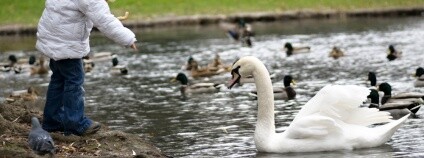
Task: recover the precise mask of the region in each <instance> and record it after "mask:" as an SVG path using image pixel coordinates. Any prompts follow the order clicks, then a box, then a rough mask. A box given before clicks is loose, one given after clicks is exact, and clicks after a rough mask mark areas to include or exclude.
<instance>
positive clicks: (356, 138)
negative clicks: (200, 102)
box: [229, 57, 407, 153]
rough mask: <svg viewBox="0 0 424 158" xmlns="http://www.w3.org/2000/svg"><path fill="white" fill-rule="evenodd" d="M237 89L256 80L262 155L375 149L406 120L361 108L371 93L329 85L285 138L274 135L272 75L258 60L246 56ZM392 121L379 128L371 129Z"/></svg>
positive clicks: (237, 70)
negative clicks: (245, 79) (249, 78)
mask: <svg viewBox="0 0 424 158" xmlns="http://www.w3.org/2000/svg"><path fill="white" fill-rule="evenodd" d="M232 75H233V78H232V81H231V84H230V86H229V88H231V87H232V86H234V85H235V84H236V83H237V82H238V81H239V80H240V78H242V77H245V76H249V75H253V77H254V78H255V84H256V89H257V91H258V116H257V123H256V128H255V134H254V140H255V145H256V149H257V150H258V151H260V152H274V153H286V152H315V151H332V150H343V149H355V148H370V147H376V146H379V145H382V144H384V143H385V142H387V141H388V140H389V139H390V137H391V136H392V135H393V134H394V132H395V131H396V130H397V129H398V128H399V127H400V125H401V124H402V123H403V122H404V121H405V120H406V119H407V116H406V117H403V118H402V119H399V120H396V121H392V120H391V119H390V116H389V113H387V112H380V111H378V110H377V109H373V108H360V107H359V105H360V104H361V103H362V102H363V101H364V100H365V99H366V97H367V95H368V94H369V90H368V89H367V88H365V87H360V86H340V85H329V86H325V87H324V88H322V89H321V90H320V91H319V92H318V93H317V94H316V95H315V96H314V97H313V98H312V99H311V100H309V101H308V102H307V103H306V104H305V105H304V106H303V108H302V109H301V110H300V111H299V113H298V114H297V116H296V117H295V118H294V120H293V122H292V123H291V124H290V126H289V127H288V128H287V130H286V131H284V132H283V133H276V132H275V124H274V99H273V98H274V95H273V90H272V83H271V80H270V79H269V73H268V71H267V69H266V68H265V66H264V65H263V63H262V62H261V61H260V60H259V59H257V58H255V57H243V58H241V59H240V60H238V61H237V62H236V63H235V64H234V65H233V70H232ZM384 122H390V123H387V124H385V125H381V126H377V127H373V128H371V127H368V126H369V125H371V124H376V123H384Z"/></svg>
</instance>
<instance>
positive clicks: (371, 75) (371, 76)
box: [368, 72, 384, 100]
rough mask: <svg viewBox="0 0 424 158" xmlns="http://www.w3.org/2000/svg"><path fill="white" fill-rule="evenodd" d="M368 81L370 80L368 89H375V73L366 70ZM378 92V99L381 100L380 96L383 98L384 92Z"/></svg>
mask: <svg viewBox="0 0 424 158" xmlns="http://www.w3.org/2000/svg"><path fill="white" fill-rule="evenodd" d="M368 81H370V87H369V89H371V90H372V89H374V90H377V75H376V74H375V72H368ZM378 94H379V96H380V97H379V100H381V98H383V96H384V92H378Z"/></svg>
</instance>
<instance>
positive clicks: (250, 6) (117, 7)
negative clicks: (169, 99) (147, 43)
mask: <svg viewBox="0 0 424 158" xmlns="http://www.w3.org/2000/svg"><path fill="white" fill-rule="evenodd" d="M110 6H111V9H112V12H113V13H114V14H116V15H121V14H123V13H124V12H125V11H129V12H130V19H131V20H145V19H152V18H158V17H169V16H181V15H214V14H234V13H240V12H282V11H289V10H303V9H310V10H342V11H345V10H355V9H373V8H375V9H380V8H399V7H419V6H422V7H424V0H371V1H370V0H316V1H314V0H284V1H282V0H261V1H257V0H155V1H151V0H116V2H114V3H111V4H110ZM43 8H44V1H42V0H26V1H17V0H1V1H0V25H7V24H24V25H32V26H34V25H36V24H37V22H38V19H39V17H40V15H41V13H42V11H43Z"/></svg>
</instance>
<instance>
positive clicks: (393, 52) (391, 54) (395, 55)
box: [387, 45, 402, 61]
mask: <svg viewBox="0 0 424 158" xmlns="http://www.w3.org/2000/svg"><path fill="white" fill-rule="evenodd" d="M401 56H402V52H400V51H397V50H396V49H395V46H393V45H389V52H388V54H387V59H388V60H389V61H393V60H395V59H398V58H400V57H401Z"/></svg>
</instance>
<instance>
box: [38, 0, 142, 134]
mask: <svg viewBox="0 0 424 158" xmlns="http://www.w3.org/2000/svg"><path fill="white" fill-rule="evenodd" d="M93 26H95V27H97V28H98V29H99V30H100V31H101V32H102V33H103V34H105V35H106V37H108V38H110V39H112V40H113V41H115V42H117V43H119V44H121V45H124V46H131V47H132V48H133V49H137V48H136V46H135V41H136V39H135V35H134V33H133V32H132V31H131V30H129V29H128V28H125V27H124V26H123V25H122V23H121V22H120V21H119V20H118V19H117V18H116V17H114V15H112V14H111V12H110V9H109V6H108V4H107V2H106V1H104V0H46V4H45V9H44V11H43V14H42V16H41V18H40V21H39V24H38V31H37V43H36V47H37V49H38V50H39V51H40V52H42V53H43V54H45V55H46V56H48V57H49V58H50V65H49V66H50V69H51V71H52V72H53V74H52V75H51V80H50V83H49V86H48V90H47V96H46V104H45V107H44V118H43V125H42V126H43V129H45V130H46V131H49V132H55V131H60V132H64V134H65V135H70V134H75V135H79V136H81V135H87V134H94V133H96V132H97V131H98V130H99V129H100V126H101V125H100V123H98V122H95V121H92V120H90V119H89V118H87V117H86V116H85V115H84V93H85V91H84V89H83V87H82V86H83V83H84V68H83V64H82V57H84V56H86V55H87V54H88V53H89V51H90V46H89V35H90V31H91V29H92V27H93Z"/></svg>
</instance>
